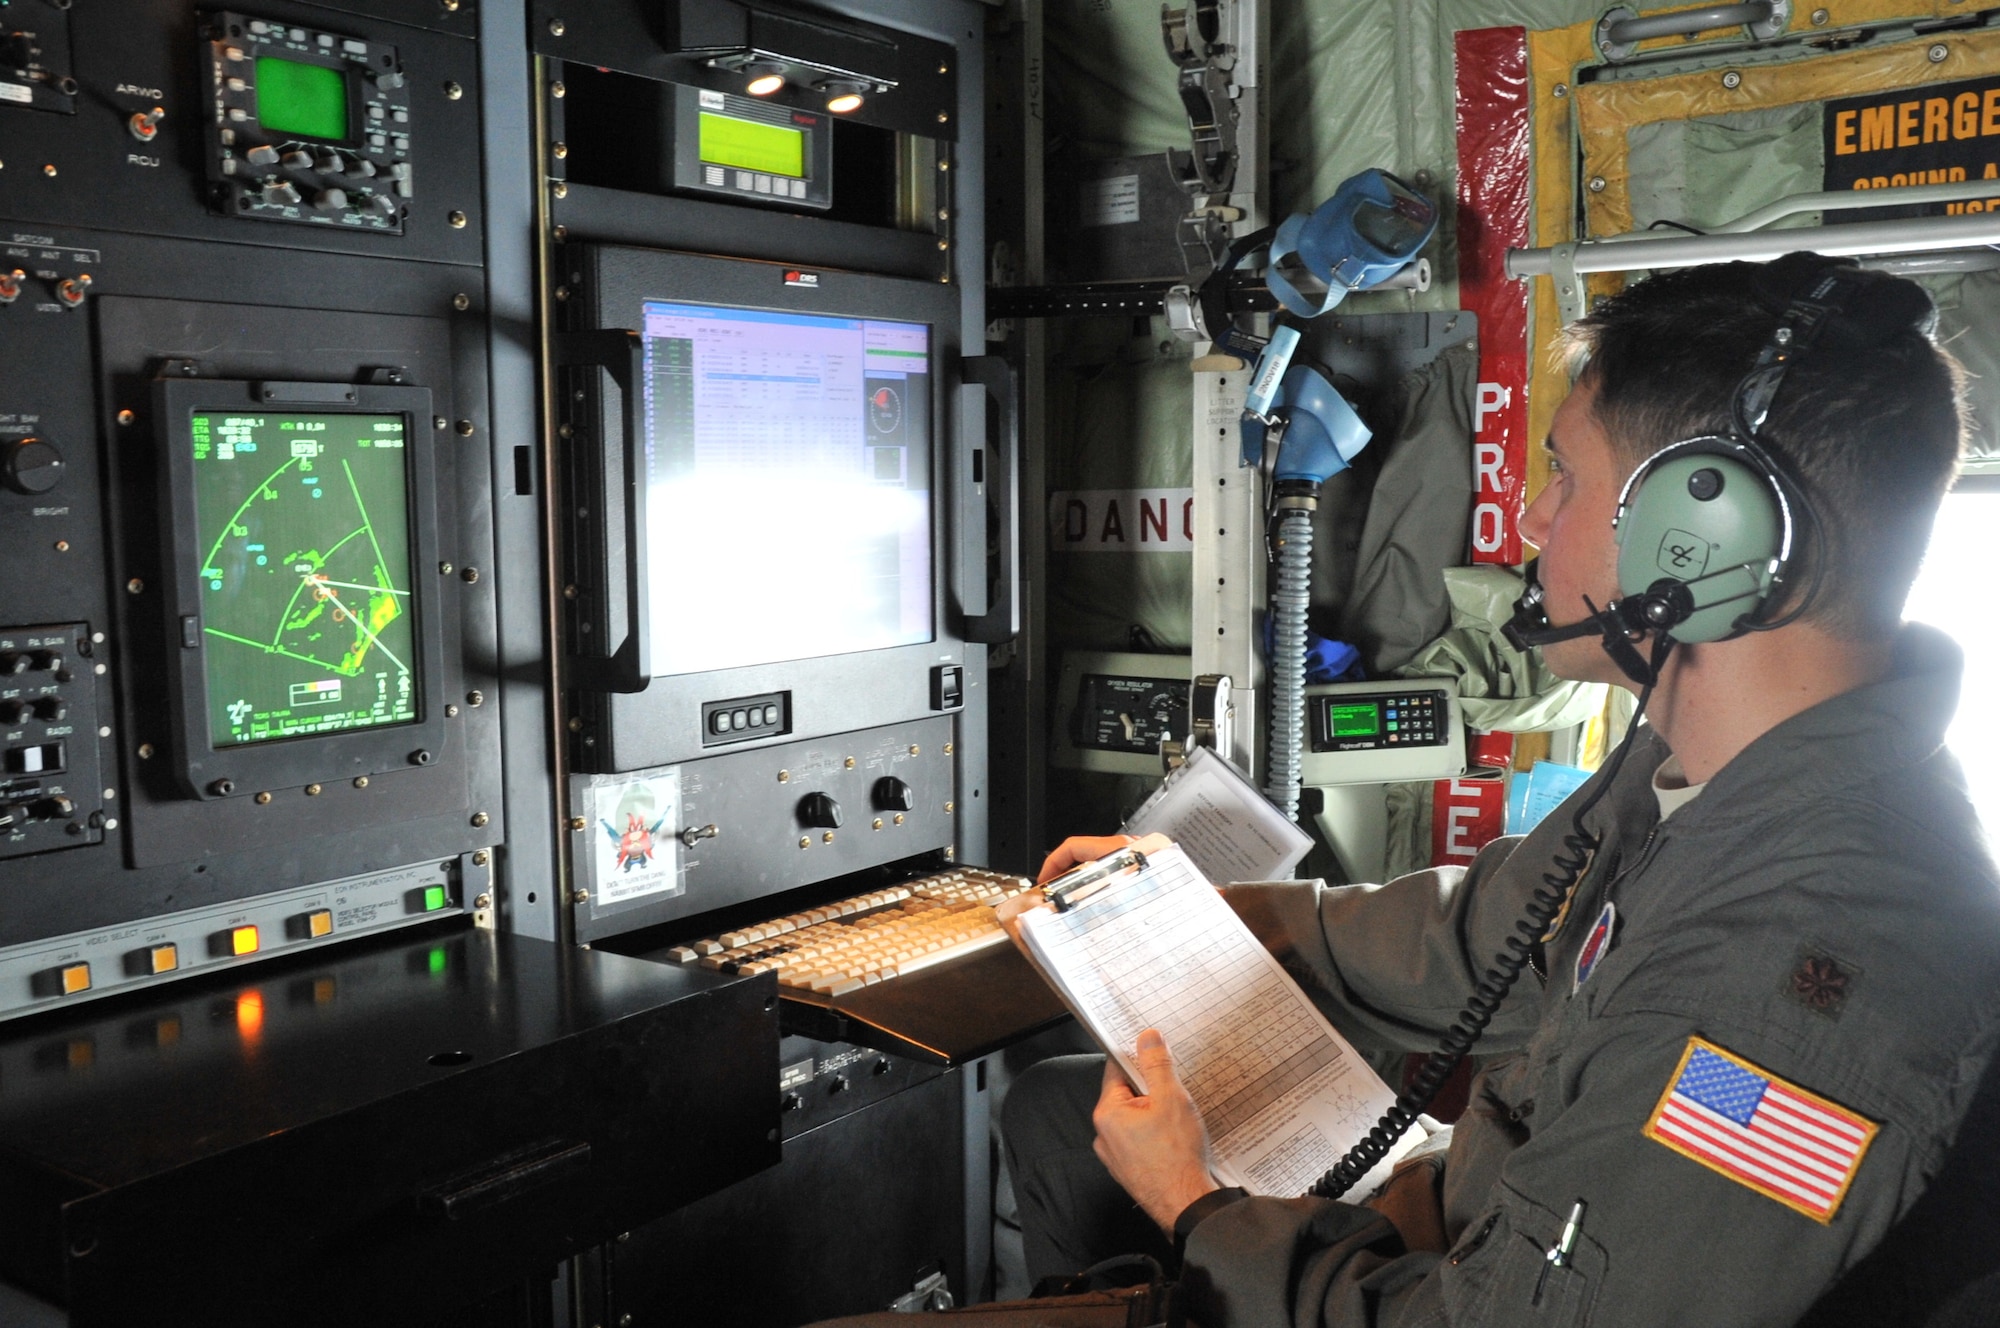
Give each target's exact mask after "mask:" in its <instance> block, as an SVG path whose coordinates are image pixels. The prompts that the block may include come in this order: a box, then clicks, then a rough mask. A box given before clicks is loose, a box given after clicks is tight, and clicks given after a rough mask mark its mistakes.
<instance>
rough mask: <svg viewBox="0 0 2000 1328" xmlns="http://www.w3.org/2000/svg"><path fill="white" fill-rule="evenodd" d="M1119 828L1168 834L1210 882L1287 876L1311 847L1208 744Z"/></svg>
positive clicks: (1132, 832) (1131, 832)
mask: <svg viewBox="0 0 2000 1328" xmlns="http://www.w3.org/2000/svg"><path fill="white" fill-rule="evenodd" d="M1120 828H1121V829H1122V830H1123V831H1124V832H1125V833H1126V834H1128V835H1150V834H1161V835H1165V836H1166V837H1167V838H1168V839H1171V840H1173V841H1174V842H1175V843H1176V844H1179V845H1180V846H1181V847H1182V848H1183V849H1185V850H1186V851H1187V855H1188V857H1189V859H1190V860H1192V861H1193V863H1194V865H1195V866H1196V867H1197V868H1198V869H1199V870H1200V871H1201V874H1202V875H1204V876H1206V877H1207V878H1208V879H1209V880H1211V881H1282V880H1287V879H1289V878H1290V877H1291V874H1292V869H1293V868H1295V867H1297V866H1298V865H1299V859H1301V858H1303V857H1304V856H1305V855H1306V850H1307V849H1309V848H1311V847H1312V838H1311V836H1309V835H1307V834H1306V832H1305V831H1303V830H1301V829H1299V828H1298V827H1297V826H1295V825H1293V824H1292V823H1291V822H1290V821H1288V820H1286V819H1285V816H1284V813H1283V812H1280V811H1279V810H1278V809H1277V808H1276V807H1273V806H1272V805H1271V803H1270V800H1269V799H1267V798H1266V797H1265V796H1264V795H1263V794H1262V793H1259V792H1258V791H1257V789H1256V786H1255V785H1253V784H1252V783H1251V782H1250V781H1249V780H1247V779H1245V778H1244V777H1243V772H1242V771H1240V770H1238V769H1237V768H1236V767H1235V766H1233V765H1231V764H1230V763H1229V761H1228V760H1227V759H1226V758H1224V757H1220V756H1217V755H1216V754H1215V753H1214V752H1213V751H1211V750H1210V749H1208V748H1206V747H1197V748H1195V749H1194V751H1193V752H1191V753H1190V754H1189V756H1188V759H1187V764H1185V765H1183V766H1182V767H1181V768H1180V769H1178V770H1176V771H1174V772H1173V773H1172V774H1170V775H1168V776H1167V778H1166V782H1165V783H1163V784H1161V785H1160V787H1159V788H1158V789H1156V790H1154V792H1153V796H1152V797H1150V798H1147V799H1146V801H1145V802H1143V803H1141V804H1140V805H1139V809H1138V810H1137V811H1135V812H1133V813H1132V816H1131V819H1130V820H1128V821H1126V822H1125V824H1124V825H1123V826H1122V827H1120Z"/></svg>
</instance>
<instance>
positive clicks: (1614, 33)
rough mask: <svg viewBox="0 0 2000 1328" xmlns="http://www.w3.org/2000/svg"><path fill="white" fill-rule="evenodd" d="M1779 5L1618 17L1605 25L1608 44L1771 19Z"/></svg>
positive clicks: (1753, 1)
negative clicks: (1642, 16) (1640, 16)
mask: <svg viewBox="0 0 2000 1328" xmlns="http://www.w3.org/2000/svg"><path fill="white" fill-rule="evenodd" d="M1776 9H1777V5H1775V4H1774V3H1772V0H1750V3H1747V4H1739V5H1703V6H1701V7H1700V8H1698V9H1677V10H1675V11H1674V12H1673V13H1671V14H1652V15H1649V16H1647V17H1645V18H1639V17H1637V16H1634V17H1632V18H1623V19H1617V20H1615V21H1611V22H1607V23H1606V24H1605V25H1604V29H1603V33H1604V39H1605V44H1606V45H1608V46H1632V45H1636V44H1637V43H1639V42H1642V41H1651V40H1652V39H1653V38H1655V37H1685V36H1687V35H1688V34H1689V33H1691V32H1707V31H1708V30H1709V29H1711V28H1732V27H1735V26H1736V25H1737V24H1739V23H1740V24H1743V25H1744V26H1746V27H1747V26H1749V25H1750V24H1753V23H1769V22H1770V21H1771V17H1772V13H1773V11H1774V10H1776Z"/></svg>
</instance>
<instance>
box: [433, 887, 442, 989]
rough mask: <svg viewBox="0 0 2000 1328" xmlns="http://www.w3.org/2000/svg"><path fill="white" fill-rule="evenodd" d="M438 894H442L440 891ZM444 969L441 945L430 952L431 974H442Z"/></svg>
mask: <svg viewBox="0 0 2000 1328" xmlns="http://www.w3.org/2000/svg"><path fill="white" fill-rule="evenodd" d="M439 893H443V892H442V891H440V892H439ZM444 969H445V953H444V947H443V946H442V945H440V946H436V947H435V948H433V949H432V950H431V972H433V973H442V972H444Z"/></svg>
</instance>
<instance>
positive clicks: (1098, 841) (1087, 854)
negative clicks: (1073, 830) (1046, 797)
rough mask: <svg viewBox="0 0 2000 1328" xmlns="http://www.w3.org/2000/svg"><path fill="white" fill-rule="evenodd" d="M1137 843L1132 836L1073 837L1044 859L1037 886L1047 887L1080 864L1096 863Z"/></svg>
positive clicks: (1057, 846)
mask: <svg viewBox="0 0 2000 1328" xmlns="http://www.w3.org/2000/svg"><path fill="white" fill-rule="evenodd" d="M1137 842H1138V841H1137V840H1135V839H1133V838H1132V836H1130V835H1072V836H1071V837H1070V838H1068V839H1065V840H1063V842H1062V843H1060V844H1058V845H1056V849H1055V852H1053V853H1051V854H1049V856H1048V857H1047V858H1045V859H1043V861H1042V874H1041V875H1040V876H1037V877H1036V878H1035V884H1036V885H1047V884H1048V883H1049V882H1050V881H1053V880H1054V879H1055V878H1056V877H1058V876H1060V875H1062V874H1063V873H1064V872H1066V871H1068V870H1069V869H1070V868H1071V867H1074V866H1076V864H1077V863H1079V862H1095V861H1096V860H1097V859H1099V858H1101V857H1103V856H1104V855H1105V854H1107V853H1116V852H1117V851H1118V850H1119V849H1121V848H1124V847H1125V846H1126V845H1127V844H1135V843H1137Z"/></svg>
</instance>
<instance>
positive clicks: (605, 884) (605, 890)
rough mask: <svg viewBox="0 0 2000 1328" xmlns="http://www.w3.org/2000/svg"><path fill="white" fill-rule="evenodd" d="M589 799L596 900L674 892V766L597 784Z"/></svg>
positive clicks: (677, 860) (677, 786)
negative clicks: (652, 772) (635, 776)
mask: <svg viewBox="0 0 2000 1328" xmlns="http://www.w3.org/2000/svg"><path fill="white" fill-rule="evenodd" d="M590 799H591V810H590V828H589V831H588V834H589V835H590V840H591V855H590V857H591V863H592V865H593V866H594V867H595V869H596V870H595V872H594V873H593V875H594V877H595V882H594V884H595V887H596V895H595V898H596V902H597V903H598V904H599V905H603V904H616V903H621V902H623V901H626V900H631V899H639V898H642V897H644V896H646V895H655V894H678V893H680V890H681V888H682V887H681V879H680V875H681V873H680V865H681V841H680V831H681V824H680V819H681V777H680V771H679V770H668V771H664V772H658V773H654V774H650V775H647V776H644V777H642V778H636V779H632V778H627V779H621V780H618V781H615V782H612V783H605V784H599V785H597V786H596V787H594V788H592V789H591V790H590Z"/></svg>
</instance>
